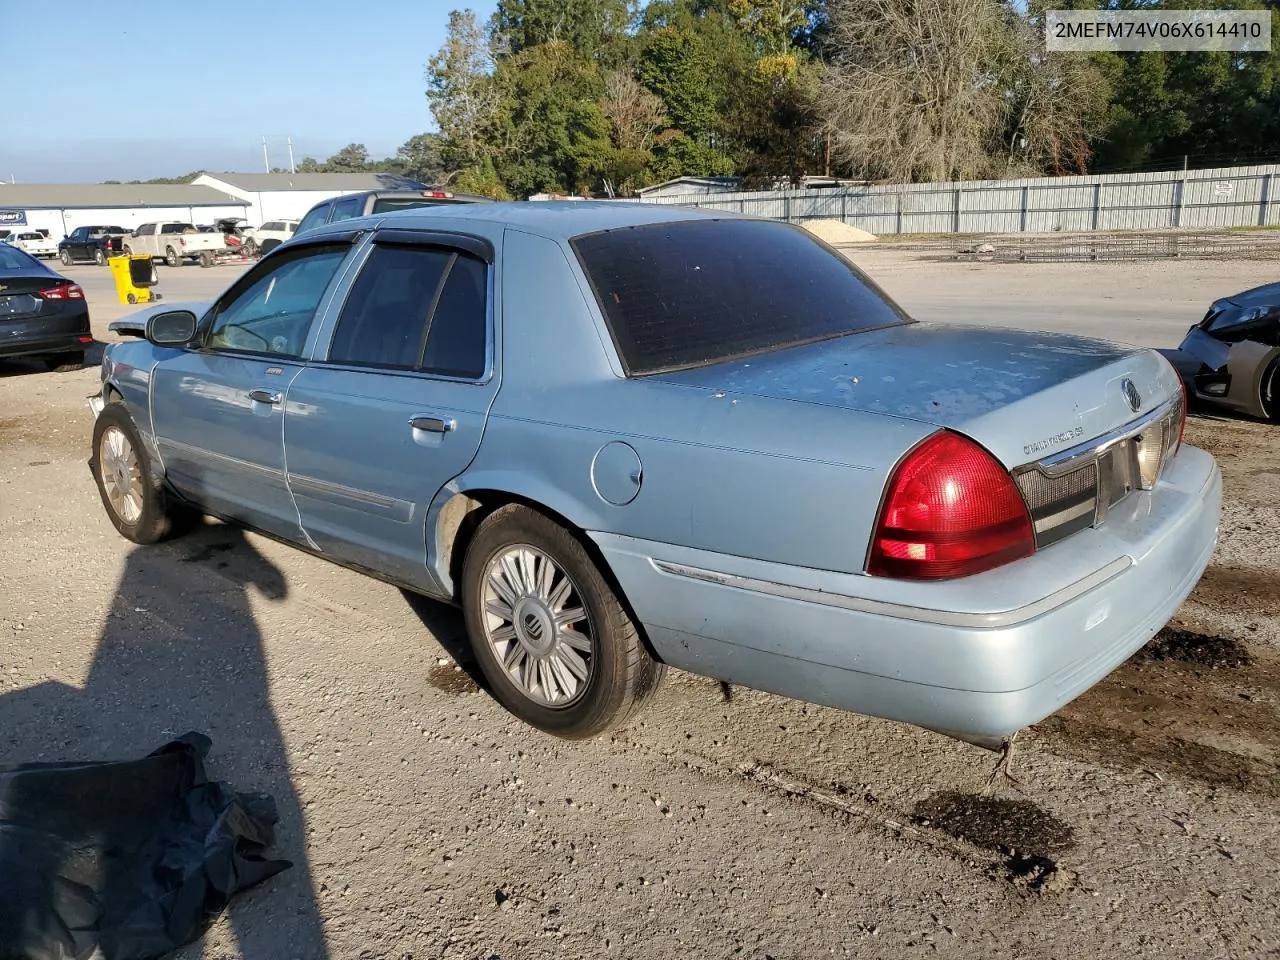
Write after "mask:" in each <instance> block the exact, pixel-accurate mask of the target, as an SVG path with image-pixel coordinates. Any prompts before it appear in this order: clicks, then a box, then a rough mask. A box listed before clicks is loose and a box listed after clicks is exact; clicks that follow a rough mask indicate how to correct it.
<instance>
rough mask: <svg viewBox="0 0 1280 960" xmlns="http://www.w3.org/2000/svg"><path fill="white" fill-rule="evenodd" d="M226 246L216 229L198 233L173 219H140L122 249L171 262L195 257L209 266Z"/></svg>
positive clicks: (186, 224)
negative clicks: (148, 220)
mask: <svg viewBox="0 0 1280 960" xmlns="http://www.w3.org/2000/svg"><path fill="white" fill-rule="evenodd" d="M226 249H227V242H226V239H225V238H224V237H223V236H222V234H220V233H201V232H200V231H199V230H197V229H196V228H195V225H194V224H191V223H181V222H179V221H176V220H162V221H159V222H157V223H144V224H142V225H141V226H140V227H138V229H136V230H134V231H133V233H132V234H131V235H130V236H128V237H126V238H125V241H124V252H125V253H126V254H132V255H133V256H151V257H155V258H157V259H163V260H164V262H165V263H166V264H167V265H169V266H171V267H177V266H181V265H182V263H183V261H185V260H199V261H200V265H201V266H212V265H213V258H214V257H216V256H218V255H219V254H221V253H225V252H226Z"/></svg>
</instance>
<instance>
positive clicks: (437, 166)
mask: <svg viewBox="0 0 1280 960" xmlns="http://www.w3.org/2000/svg"><path fill="white" fill-rule="evenodd" d="M440 146H441V145H440V135H439V134H438V133H419V134H418V135H417V136H413V137H410V138H409V139H408V140H406V141H405V142H404V143H402V144H400V148H399V149H398V150H396V156H395V159H396V162H397V163H398V164H399V166H400V172H401V173H403V174H404V175H405V176H406V177H412V178H413V179H415V180H420V181H421V182H423V183H438V182H439V181H440V180H442V179H444V176H445V173H446V170H445V166H444V160H443V159H442V157H441V150H440Z"/></svg>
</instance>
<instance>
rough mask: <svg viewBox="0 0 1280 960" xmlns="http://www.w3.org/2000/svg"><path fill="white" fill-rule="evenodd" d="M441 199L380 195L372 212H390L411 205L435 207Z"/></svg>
mask: <svg viewBox="0 0 1280 960" xmlns="http://www.w3.org/2000/svg"><path fill="white" fill-rule="evenodd" d="M441 202H442V201H440V200H428V199H427V198H425V197H379V198H378V199H376V200H374V201H373V209H372V210H371V211H370V213H389V212H390V211H392V210H408V209H410V208H411V207H433V206H435V205H436V204H438V203H441Z"/></svg>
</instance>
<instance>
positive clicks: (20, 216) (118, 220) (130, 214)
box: [0, 183, 249, 240]
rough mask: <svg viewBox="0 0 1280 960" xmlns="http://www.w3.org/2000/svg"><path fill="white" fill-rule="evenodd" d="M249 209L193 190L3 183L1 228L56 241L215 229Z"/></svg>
mask: <svg viewBox="0 0 1280 960" xmlns="http://www.w3.org/2000/svg"><path fill="white" fill-rule="evenodd" d="M248 206H249V205H248V204H247V203H246V202H245V201H244V200H242V199H240V198H238V197H234V196H231V195H229V194H227V193H225V192H223V191H221V190H215V189H213V188H212V187H207V186H197V185H193V184H167V183H164V184H161V183H94V184H74V183H15V184H9V183H0V228H5V229H12V228H14V227H30V228H32V229H42V228H43V229H45V230H48V231H49V235H50V236H51V237H53V238H54V239H56V240H61V239H62V237H63V236H64V235H65V234H68V233H70V232H71V231H72V230H74V229H75V228H76V227H80V226H88V225H91V224H104V225H108V226H118V227H127V228H133V227H136V226H138V224H140V223H147V222H149V221H152V220H181V221H183V222H188V223H197V224H199V223H212V222H213V221H215V220H218V219H220V218H222V217H244V216H246V210H247V209H248Z"/></svg>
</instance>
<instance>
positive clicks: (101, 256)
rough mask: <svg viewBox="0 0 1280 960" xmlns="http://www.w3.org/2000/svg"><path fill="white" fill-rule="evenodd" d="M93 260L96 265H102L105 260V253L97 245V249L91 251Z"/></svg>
mask: <svg viewBox="0 0 1280 960" xmlns="http://www.w3.org/2000/svg"><path fill="white" fill-rule="evenodd" d="M93 262H94V263H96V264H97V265H98V266H102V265H103V264H104V263H106V262H107V255H106V254H105V253H103V252H102V248H101V247H98V249H96V250H94V251H93Z"/></svg>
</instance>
